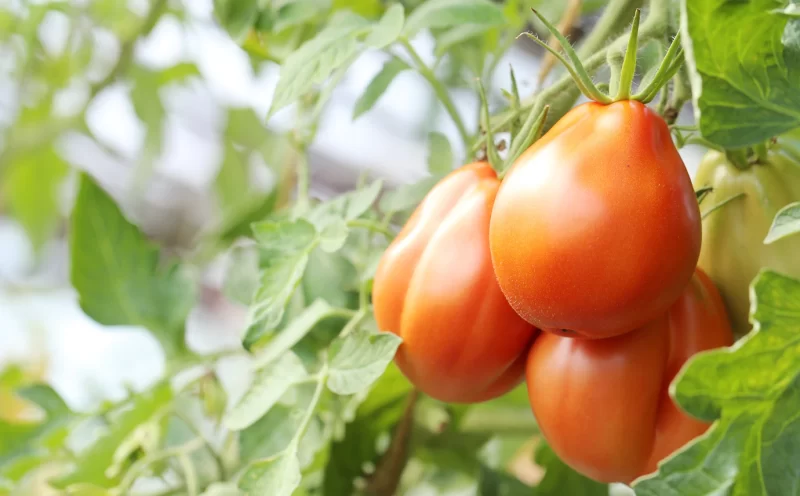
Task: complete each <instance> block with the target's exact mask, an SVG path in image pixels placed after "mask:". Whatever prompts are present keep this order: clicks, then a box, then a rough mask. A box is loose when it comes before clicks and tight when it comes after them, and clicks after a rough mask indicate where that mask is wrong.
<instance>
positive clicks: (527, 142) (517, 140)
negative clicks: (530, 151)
mask: <svg viewBox="0 0 800 496" xmlns="http://www.w3.org/2000/svg"><path fill="white" fill-rule="evenodd" d="M549 111H550V106H549V105H547V106H545V107H544V109H542V111H541V112H539V114H538V115H537V114H535V113H534V112H530V113H529V114H528V118H527V119H526V120H525V124H524V125H523V126H522V129H520V131H519V133H518V134H517V135H516V136H514V137H513V138H512V141H511V147H510V148H509V150H508V157H507V158H506V163H505V165H504V166H503V168H502V170H501V171H499V172H498V177H500V178H501V179H502V178H503V176H504V175H505V173H506V171H507V170H508V169H509V167H511V165H512V164H513V163H514V162H515V161H516V160H517V159H518V158H519V156H520V155H522V153H523V152H524V151H525V150H526V149H527V148H528V147H529V146H531V144H533V142H535V141H536V140H538V139H539V138H540V137H541V136H542V131H544V124H545V122H546V121H547V113H548V112H549Z"/></svg>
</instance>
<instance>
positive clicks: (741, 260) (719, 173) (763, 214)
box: [694, 150, 800, 336]
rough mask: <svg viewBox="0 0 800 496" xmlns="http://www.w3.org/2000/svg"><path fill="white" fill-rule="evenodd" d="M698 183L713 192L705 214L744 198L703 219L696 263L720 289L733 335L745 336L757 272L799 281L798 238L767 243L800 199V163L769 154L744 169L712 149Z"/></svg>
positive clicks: (698, 176) (792, 237)
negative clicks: (780, 216) (778, 220)
mask: <svg viewBox="0 0 800 496" xmlns="http://www.w3.org/2000/svg"><path fill="white" fill-rule="evenodd" d="M694 183H695V187H697V188H701V187H707V186H710V187H712V188H713V190H712V191H711V192H710V193H709V194H708V195H707V196H706V197H705V199H704V200H703V203H702V205H701V206H702V208H703V210H704V211H705V210H708V209H709V208H711V207H712V206H714V205H717V204H719V203H720V202H722V201H724V200H726V199H728V198H732V197H734V196H736V195H738V194H741V193H744V196H743V197H741V198H738V199H736V200H733V201H731V202H730V203H727V204H725V205H724V206H723V207H721V208H720V209H718V210H716V211H714V212H713V213H711V214H709V216H708V217H706V218H705V219H704V220H703V247H702V249H701V251H700V260H699V262H698V265H699V266H700V267H701V268H702V269H703V270H704V271H705V272H706V273H708V275H709V277H711V279H712V280H713V281H714V284H716V286H717V287H718V288H719V291H720V293H721V294H722V298H723V300H724V301H725V305H726V307H727V309H728V315H729V316H730V319H731V323H732V324H733V330H734V333H735V334H736V335H737V336H743V335H744V334H747V333H748V332H749V331H750V327H751V326H750V322H749V315H750V282H751V281H752V280H753V279H754V278H755V277H756V275H757V274H758V271H759V270H761V269H762V268H764V267H769V268H771V269H774V270H777V271H778V272H781V273H783V274H786V275H788V276H792V277H800V256H798V254H800V236H796V235H795V236H789V237H786V238H783V239H780V240H778V241H775V242H774V243H772V244H769V245H765V244H764V237H765V236H766V235H767V233H768V232H769V228H770V226H771V225H772V220H773V219H774V218H775V214H776V213H778V210H780V209H781V208H783V207H785V206H786V205H787V204H789V203H791V202H794V201H798V200H800V164H796V163H794V162H792V160H791V159H789V158H787V157H784V156H783V155H780V154H777V153H770V154H769V155H768V156H767V162H766V163H763V164H754V165H751V166H750V167H748V168H747V169H745V170H740V169H737V168H736V167H735V166H734V165H733V164H731V163H730V162H729V161H728V159H727V158H726V157H725V154H723V153H720V152H717V151H713V150H712V151H710V152H708V153H707V154H706V155H705V156H704V157H703V160H702V161H701V162H700V166H699V167H698V169H697V174H696V175H695V180H694Z"/></svg>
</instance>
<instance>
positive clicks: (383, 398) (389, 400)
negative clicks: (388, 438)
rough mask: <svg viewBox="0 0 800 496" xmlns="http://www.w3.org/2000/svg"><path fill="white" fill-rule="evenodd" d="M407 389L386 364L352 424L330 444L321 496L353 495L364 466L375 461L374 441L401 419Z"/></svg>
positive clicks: (407, 383)
mask: <svg viewBox="0 0 800 496" xmlns="http://www.w3.org/2000/svg"><path fill="white" fill-rule="evenodd" d="M411 390H412V386H411V384H410V383H409V382H408V380H406V378H405V377H404V376H403V375H402V374H401V373H400V371H399V369H397V367H396V366H395V365H394V364H390V365H389V367H388V368H387V369H386V372H384V374H383V375H382V376H381V377H380V379H378V381H377V382H375V384H374V385H373V386H372V389H371V390H370V392H369V395H368V396H367V398H366V400H364V402H363V403H361V405H360V406H359V407H358V409H357V410H356V415H355V418H354V419H353V421H352V422H350V423H349V424H347V428H346V431H345V434H344V437H343V438H342V439H339V440H336V441H334V442H333V443H332V444H331V450H330V458H329V462H328V464H327V466H326V467H325V476H324V482H323V494H326V495H331V496H335V495H340V494H353V493H354V485H353V482H354V480H355V479H356V478H357V477H362V476H364V475H365V473H364V465H365V464H366V463H376V462H377V461H378V458H379V457H380V455H381V453H379V452H378V446H377V441H378V438H379V437H381V436H382V435H385V434H387V433H390V432H391V430H392V429H393V427H394V426H395V425H396V424H397V423H398V422H399V421H400V419H401V418H402V417H403V412H404V411H405V407H406V402H407V398H408V395H409V393H410V392H411Z"/></svg>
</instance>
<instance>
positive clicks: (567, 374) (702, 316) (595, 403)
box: [526, 269, 733, 483]
mask: <svg viewBox="0 0 800 496" xmlns="http://www.w3.org/2000/svg"><path fill="white" fill-rule="evenodd" d="M732 343H733V334H732V331H731V327H730V322H729V320H728V317H727V315H726V313H725V308H724V305H723V303H722V298H721V297H720V295H719V292H718V291H717V290H716V288H715V287H714V285H713V283H712V282H711V280H710V279H709V278H708V276H707V275H706V274H704V273H703V272H702V271H701V270H700V269H698V270H697V271H696V272H695V275H694V277H693V278H692V279H691V281H690V282H689V284H688V285H687V286H686V287H685V288H684V291H683V293H682V294H681V295H680V297H679V298H678V300H677V301H676V302H675V303H674V304H673V305H672V306H671V307H670V309H669V311H668V312H667V313H666V314H665V315H663V316H661V317H659V318H657V319H655V320H654V321H652V322H650V323H648V324H646V325H645V326H643V327H641V328H639V329H637V330H635V331H632V332H630V333H627V334H624V335H621V336H616V337H613V338H609V339H602V340H593V339H576V338H568V337H562V336H557V335H555V334H550V333H542V334H541V335H540V336H539V337H538V338H537V340H536V342H535V343H534V344H533V346H532V348H531V351H530V353H529V355H528V363H527V369H526V376H527V386H528V396H529V398H530V401H531V408H532V409H533V412H534V415H535V416H536V420H537V422H538V424H539V427H540V429H541V431H542V434H543V435H544V437H545V439H547V442H548V443H549V444H550V446H551V447H552V448H553V450H554V451H555V452H556V454H558V456H559V457H560V458H561V459H562V460H563V461H564V462H565V463H567V464H568V465H570V466H571V467H573V468H574V469H575V470H577V471H578V472H580V473H582V474H584V475H586V476H587V477H591V478H592V479H595V480H598V481H601V482H624V483H630V482H631V481H633V480H634V479H636V478H637V477H639V476H642V475H645V474H648V473H650V472H653V471H655V469H656V466H657V463H658V462H659V461H660V460H662V459H663V458H664V457H665V456H667V455H669V454H670V453H672V452H673V451H674V450H675V449H677V448H679V447H680V446H683V445H684V444H686V443H687V442H689V441H690V440H691V439H693V438H695V437H696V436H698V435H700V434H702V433H703V432H705V430H706V429H707V428H708V427H709V424H706V423H704V422H701V421H699V420H696V419H694V418H693V417H689V416H688V415H687V414H686V413H683V412H682V411H681V410H679V409H678V407H677V406H676V405H675V403H674V402H673V401H672V399H671V398H670V397H669V392H668V389H669V385H670V383H671V382H672V380H673V379H674V378H675V375H676V374H677V373H678V371H679V370H680V368H681V367H682V366H683V364H684V363H685V362H686V360H688V359H689V358H690V357H691V356H692V355H694V354H695V353H698V352H700V351H704V350H709V349H712V348H718V347H722V346H729V345H731V344H732Z"/></svg>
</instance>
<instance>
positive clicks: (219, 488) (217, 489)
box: [200, 482, 243, 496]
mask: <svg viewBox="0 0 800 496" xmlns="http://www.w3.org/2000/svg"><path fill="white" fill-rule="evenodd" d="M200 496H243V493H242V492H241V491H240V490H239V487H238V486H237V485H236V484H235V483H233V482H214V483H213V484H211V485H210V486H208V487H207V488H206V490H205V491H203V492H202V493H201V494H200Z"/></svg>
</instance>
